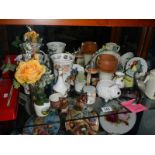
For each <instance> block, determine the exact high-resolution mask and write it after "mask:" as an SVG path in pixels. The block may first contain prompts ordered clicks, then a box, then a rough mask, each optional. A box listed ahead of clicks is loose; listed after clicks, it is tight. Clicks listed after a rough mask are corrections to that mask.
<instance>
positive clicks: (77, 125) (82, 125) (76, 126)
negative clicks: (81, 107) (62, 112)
mask: <svg viewBox="0 0 155 155" xmlns="http://www.w3.org/2000/svg"><path fill="white" fill-rule="evenodd" d="M86 116H87V117H88V116H97V114H96V113H95V112H93V111H91V112H90V111H88V110H87V111H85V112H81V111H77V110H75V109H72V110H70V111H69V113H68V115H67V117H66V123H65V127H66V131H68V132H70V133H71V134H74V135H94V134H96V133H97V131H98V129H99V120H98V117H93V118H89V119H80V118H82V117H86ZM78 118H79V119H78ZM71 119H78V120H73V121H68V120H71Z"/></svg>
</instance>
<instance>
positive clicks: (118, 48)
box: [105, 42, 120, 52]
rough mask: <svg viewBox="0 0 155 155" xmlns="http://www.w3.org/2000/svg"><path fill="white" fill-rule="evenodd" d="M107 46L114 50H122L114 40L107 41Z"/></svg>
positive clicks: (108, 48)
mask: <svg viewBox="0 0 155 155" xmlns="http://www.w3.org/2000/svg"><path fill="white" fill-rule="evenodd" d="M105 48H106V49H107V50H110V51H114V52H118V51H119V50H120V46H119V45H117V44H116V43H113V42H109V43H106V44H105Z"/></svg>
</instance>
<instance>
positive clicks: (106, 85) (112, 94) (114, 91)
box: [96, 80, 121, 102]
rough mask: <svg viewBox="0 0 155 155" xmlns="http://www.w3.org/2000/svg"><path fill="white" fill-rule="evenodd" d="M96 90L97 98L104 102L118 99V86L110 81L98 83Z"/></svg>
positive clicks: (119, 93)
mask: <svg viewBox="0 0 155 155" xmlns="http://www.w3.org/2000/svg"><path fill="white" fill-rule="evenodd" d="M96 89H97V94H98V96H99V97H101V98H103V99H105V102H108V101H109V100H111V99H113V98H118V97H119V96H120V95H121V90H120V88H119V86H118V85H117V84H115V82H114V81H112V80H101V81H99V82H98V84H97V87H96Z"/></svg>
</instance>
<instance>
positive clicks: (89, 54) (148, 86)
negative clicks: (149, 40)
mask: <svg viewBox="0 0 155 155" xmlns="http://www.w3.org/2000/svg"><path fill="white" fill-rule="evenodd" d="M46 45H47V47H48V54H45V53H44V52H43V51H41V50H40V47H41V44H40V43H34V44H33V48H35V49H36V48H37V51H38V52H37V53H38V54H39V58H40V62H41V63H43V64H46V66H48V68H50V67H51V63H52V68H53V74H54V79H55V82H54V85H52V89H53V91H54V92H53V93H52V94H51V95H50V96H49V103H50V104H49V103H48V104H44V105H43V106H38V107H39V108H38V109H37V110H36V114H37V116H38V117H44V116H47V115H48V110H49V109H50V108H52V109H56V110H59V111H60V112H61V113H66V114H68V115H67V118H70V115H69V113H70V114H72V113H74V114H75V113H76V112H77V111H78V112H79V111H82V112H83V114H82V115H84V113H86V112H85V109H84V108H85V107H86V105H91V104H94V103H95V101H96V96H97V95H98V97H101V98H102V99H104V100H105V102H108V101H109V100H112V99H114V98H118V97H120V96H121V89H122V88H132V87H133V86H134V84H135V80H136V82H137V84H138V86H139V88H140V89H141V90H142V91H144V93H145V94H146V96H147V97H149V98H150V99H155V70H151V71H150V73H149V74H148V75H147V77H146V73H147V71H148V66H147V63H146V61H145V60H144V59H142V58H140V57H134V54H133V53H132V52H127V53H125V54H123V55H122V56H120V54H119V51H120V46H119V45H117V44H116V43H113V42H108V43H106V44H105V45H103V46H102V48H100V49H98V45H97V43H96V42H92V41H86V42H83V43H82V44H81V47H80V48H79V49H78V51H75V52H73V53H69V52H65V47H66V44H65V43H63V42H56V41H54V42H48V43H47V44H46ZM23 46H24V48H25V49H26V50H25V51H26V52H25V55H23V54H22V55H19V56H18V57H17V59H18V61H19V60H20V59H22V58H21V57H22V56H24V59H25V60H26V59H30V57H31V56H32V54H33V53H32V51H34V50H29V48H30V47H29V44H23ZM31 47H32V46H31ZM50 60H51V63H50ZM145 77H146V78H145ZM71 87H72V88H74V90H75V92H76V93H77V94H79V96H78V97H77V99H76V101H75V102H76V103H75V109H76V110H75V109H72V110H71V111H70V110H69V101H68V98H67V97H68V93H69V91H70V90H71ZM74 110H75V111H74ZM88 111H89V112H90V113H93V110H90V109H89V110H88ZM46 112H47V113H46ZM93 115H94V114H93ZM84 116H87V115H86V114H85V115H84ZM75 122H76V121H74V123H75ZM68 123H69V124H66V125H67V126H68V128H69V129H70V130H72V129H71V127H72V126H75V125H73V122H68ZM70 123H71V124H70ZM78 123H79V122H78ZM82 123H84V122H82ZM89 123H92V122H90V120H89ZM89 123H88V122H87V123H86V124H87V125H88V124H89ZM80 124H81V122H80ZM86 124H85V125H86ZM92 124H93V123H92ZM97 124H98V123H97ZM87 125H86V126H87ZM88 126H89V125H88ZM94 126H95V125H94ZM97 126H98V125H97ZM95 127H96V126H95ZM75 130H76V129H75ZM94 130H95V131H97V129H94ZM77 132H79V130H77ZM90 132H92V131H91V130H90Z"/></svg>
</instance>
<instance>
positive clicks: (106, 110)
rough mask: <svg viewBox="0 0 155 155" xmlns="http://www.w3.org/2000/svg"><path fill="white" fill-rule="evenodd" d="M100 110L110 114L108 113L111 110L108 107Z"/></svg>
mask: <svg viewBox="0 0 155 155" xmlns="http://www.w3.org/2000/svg"><path fill="white" fill-rule="evenodd" d="M101 109H102V111H103V112H110V111H112V108H111V107H110V106H107V107H102V108H101Z"/></svg>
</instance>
